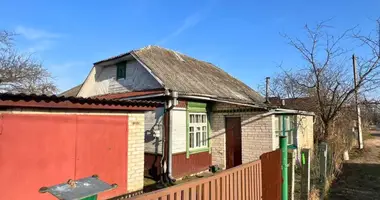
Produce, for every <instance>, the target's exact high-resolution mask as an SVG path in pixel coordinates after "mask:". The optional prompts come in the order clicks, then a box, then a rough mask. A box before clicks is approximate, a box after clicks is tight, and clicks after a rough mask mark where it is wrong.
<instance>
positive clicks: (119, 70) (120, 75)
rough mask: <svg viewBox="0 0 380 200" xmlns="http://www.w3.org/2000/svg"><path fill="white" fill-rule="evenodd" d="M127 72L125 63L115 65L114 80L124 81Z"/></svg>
mask: <svg viewBox="0 0 380 200" xmlns="http://www.w3.org/2000/svg"><path fill="white" fill-rule="evenodd" d="M126 71H127V62H120V63H117V64H116V79H117V80H119V79H125V77H126Z"/></svg>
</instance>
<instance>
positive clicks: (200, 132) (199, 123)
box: [189, 113, 208, 149]
mask: <svg viewBox="0 0 380 200" xmlns="http://www.w3.org/2000/svg"><path fill="white" fill-rule="evenodd" d="M189 139H190V141H189V143H190V146H189V148H190V149H197V148H205V147H207V145H208V142H207V139H208V138H207V115H206V113H189Z"/></svg>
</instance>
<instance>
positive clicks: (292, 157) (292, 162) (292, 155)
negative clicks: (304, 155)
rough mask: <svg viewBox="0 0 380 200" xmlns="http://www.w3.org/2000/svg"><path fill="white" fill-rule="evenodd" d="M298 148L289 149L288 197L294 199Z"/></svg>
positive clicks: (290, 199)
mask: <svg viewBox="0 0 380 200" xmlns="http://www.w3.org/2000/svg"><path fill="white" fill-rule="evenodd" d="M296 155H297V154H296V150H295V149H290V150H288V163H289V166H288V185H289V186H288V199H289V200H294V185H295V167H296Z"/></svg>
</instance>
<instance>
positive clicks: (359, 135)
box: [352, 54, 364, 149]
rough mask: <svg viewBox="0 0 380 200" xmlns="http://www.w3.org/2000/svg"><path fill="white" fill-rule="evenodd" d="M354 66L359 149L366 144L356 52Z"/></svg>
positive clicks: (353, 57) (353, 60)
mask: <svg viewBox="0 0 380 200" xmlns="http://www.w3.org/2000/svg"><path fill="white" fill-rule="evenodd" d="M352 67H353V70H354V87H355V88H354V89H355V104H356V115H357V119H356V127H357V130H358V144H359V149H363V147H364V145H363V134H362V120H361V116H360V106H359V102H358V90H359V88H358V82H357V81H358V75H357V73H356V57H355V54H353V55H352Z"/></svg>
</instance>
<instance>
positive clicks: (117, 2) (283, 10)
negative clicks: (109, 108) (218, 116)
mask: <svg viewBox="0 0 380 200" xmlns="http://www.w3.org/2000/svg"><path fill="white" fill-rule="evenodd" d="M378 17H380V1H378V0H367V1H353V0H335V1H331V0H315V1H305V0H298V1H293V0H288V1H284V0H282V1H279V0H272V1H268V0H267V1H256V0H250V1H223V0H202V1H200V0H192V1H184V0H176V1H174V0H173V1H165V0H133V1H132V0H113V1H86V0H81V1H73V0H65V1H51V0H46V1H40V0H33V1H30V0H28V1H21V0H19V1H15V0H2V1H1V2H0V30H1V29H3V30H9V31H14V32H15V33H17V34H18V36H17V37H16V46H17V48H18V49H19V50H20V51H21V52H31V53H33V55H34V57H35V58H36V59H38V60H40V61H41V62H42V63H43V65H44V67H46V68H47V69H48V70H49V71H50V72H51V73H52V74H53V76H54V78H55V81H56V83H57V85H58V87H59V89H60V90H61V91H64V90H66V89H69V88H71V87H73V86H75V85H77V84H80V83H81V82H83V80H84V79H85V78H86V76H87V75H88V73H89V71H90V69H91V67H92V66H93V63H94V62H96V61H99V60H102V59H105V58H108V57H111V56H115V55H118V54H121V53H125V52H128V51H130V50H132V49H139V48H142V47H144V46H147V45H159V46H162V47H165V48H169V49H173V50H176V51H179V52H181V53H183V54H187V55H189V56H192V57H194V58H197V59H200V60H204V61H207V62H211V63H213V64H215V65H217V66H218V67H220V68H222V69H223V70H225V71H226V72H228V73H229V74H231V75H233V76H234V77H236V78H238V79H240V80H242V81H243V82H244V83H246V84H247V85H249V86H251V87H252V88H257V86H258V85H260V84H263V83H264V82H265V77H267V76H274V75H275V74H276V73H278V72H279V71H281V70H282V69H281V68H280V67H279V65H281V67H282V68H283V69H285V70H288V69H297V68H299V67H301V66H302V65H303V64H304V61H303V60H302V58H301V57H300V55H299V54H298V53H297V52H296V51H295V50H294V49H293V48H292V47H291V46H289V45H288V44H287V41H286V40H285V39H284V37H283V36H282V35H283V34H287V35H289V36H292V37H300V38H302V37H304V36H305V35H304V32H303V28H304V25H305V24H308V25H311V26H313V25H315V24H317V23H318V22H320V21H323V20H328V19H331V20H330V21H329V25H331V26H333V27H334V29H333V31H336V32H337V33H339V32H342V31H344V30H346V29H348V28H351V27H353V26H357V25H359V27H360V29H361V30H362V31H363V32H367V31H368V32H369V31H370V30H372V29H373V28H375V27H374V25H375V24H374V22H373V20H374V19H376V18H378Z"/></svg>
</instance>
